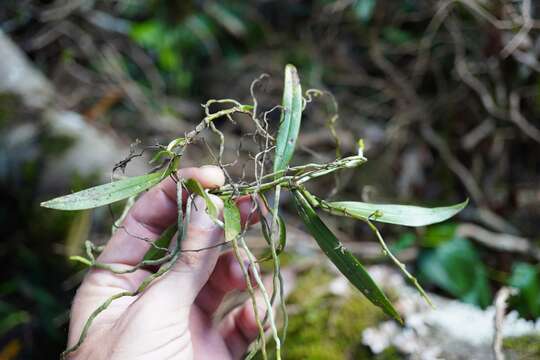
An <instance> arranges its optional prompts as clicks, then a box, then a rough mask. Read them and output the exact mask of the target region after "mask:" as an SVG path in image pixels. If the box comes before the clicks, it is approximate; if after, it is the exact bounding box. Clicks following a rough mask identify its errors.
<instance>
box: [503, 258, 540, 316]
mask: <svg viewBox="0 0 540 360" xmlns="http://www.w3.org/2000/svg"><path fill="white" fill-rule="evenodd" d="M508 284H509V285H510V286H512V287H514V288H516V289H518V290H519V293H518V295H517V296H516V297H515V298H514V299H512V304H513V306H514V307H515V308H516V309H517V310H518V311H519V313H520V315H521V316H523V317H530V318H538V317H540V270H539V269H538V266H534V265H531V264H527V263H524V262H517V263H515V264H514V266H513V269H512V275H511V277H510V279H509V280H508Z"/></svg>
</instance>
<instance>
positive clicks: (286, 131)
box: [274, 64, 303, 176]
mask: <svg viewBox="0 0 540 360" xmlns="http://www.w3.org/2000/svg"><path fill="white" fill-rule="evenodd" d="M302 102H303V98H302V86H301V85H300V79H299V78H298V73H297V71H296V68H295V67H294V65H291V64H288V65H287V66H286V67H285V85H284V88H283V100H282V106H283V110H282V116H281V120H280V124H279V130H278V135H277V139H276V156H275V159H274V172H278V171H280V170H285V169H286V168H287V166H289V162H290V161H291V158H292V156H293V153H294V147H295V144H296V138H297V137H298V132H299V131H300V122H301V119H302V105H303V104H302ZM276 176H279V175H276Z"/></svg>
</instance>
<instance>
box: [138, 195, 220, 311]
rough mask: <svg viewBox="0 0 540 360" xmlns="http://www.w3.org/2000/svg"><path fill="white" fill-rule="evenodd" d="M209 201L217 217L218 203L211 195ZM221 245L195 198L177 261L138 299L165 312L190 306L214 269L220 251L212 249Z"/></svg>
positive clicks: (201, 202)
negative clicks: (142, 299)
mask: <svg viewBox="0 0 540 360" xmlns="http://www.w3.org/2000/svg"><path fill="white" fill-rule="evenodd" d="M210 198H211V200H212V201H213V202H214V204H215V206H216V207H217V209H218V211H219V213H220V214H221V211H222V209H223V202H222V201H221V199H220V198H218V197H217V196H213V195H210ZM222 241H223V231H222V229H221V228H220V227H219V225H217V224H216V223H215V222H214V221H213V220H212V219H211V217H210V216H209V215H208V213H207V212H206V204H205V201H204V199H203V198H201V197H196V198H195V200H194V201H193V205H192V208H191V218H190V222H189V224H188V229H187V235H186V238H185V239H184V240H183V241H182V251H183V252H182V254H181V256H180V258H179V260H178V261H177V263H176V264H174V266H173V267H172V268H171V270H170V271H169V272H167V273H166V274H165V275H163V277H162V278H161V279H160V280H159V281H157V282H156V283H154V284H153V285H152V286H151V287H150V288H149V289H148V291H146V292H145V293H144V294H143V296H142V298H144V299H145V301H149V302H151V303H153V304H160V306H161V307H166V308H168V309H171V308H172V309H176V308H185V307H189V306H191V304H193V302H194V300H195V298H196V297H197V295H198V294H199V292H200V290H201V288H202V287H203V286H204V284H206V282H207V281H208V278H209V277H210V274H211V273H212V271H213V270H214V268H215V266H216V262H217V259H218V257H219V251H220V250H219V247H214V246H215V245H218V244H219V243H220V242H222ZM158 308H160V307H158Z"/></svg>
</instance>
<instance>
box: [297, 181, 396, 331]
mask: <svg viewBox="0 0 540 360" xmlns="http://www.w3.org/2000/svg"><path fill="white" fill-rule="evenodd" d="M294 197H295V200H296V205H297V209H298V214H299V215H300V217H301V218H302V221H303V222H304V224H305V225H306V227H307V229H308V230H309V232H310V233H311V235H312V236H313V238H314V239H315V240H316V241H317V244H319V247H320V248H321V249H322V251H323V252H324V253H325V254H326V256H328V258H329V259H330V260H331V261H332V262H333V263H334V265H336V267H337V268H338V269H339V271H341V273H342V274H343V275H345V277H346V278H347V279H349V281H350V282H351V283H352V284H353V285H354V286H355V287H356V288H357V289H358V290H360V291H361V292H362V294H364V295H365V296H366V297H367V298H368V299H369V301H371V302H372V303H373V304H374V305H376V306H378V307H380V308H381V309H382V310H383V311H384V312H385V313H386V314H388V315H389V316H391V317H393V318H394V319H396V320H397V321H399V322H401V323H402V322H403V321H402V319H401V317H400V315H399V313H398V312H397V311H396V309H395V308H394V306H393V305H392V303H391V302H390V300H388V298H387V297H386V295H385V294H384V293H383V291H382V290H381V289H380V288H379V287H378V286H377V284H376V283H375V281H373V279H372V278H371V276H370V275H369V273H368V272H367V271H366V270H365V269H364V267H363V266H362V264H361V263H360V262H359V261H358V260H357V259H356V257H354V255H353V254H352V253H351V252H350V251H349V250H347V249H346V248H345V247H344V246H343V244H341V243H340V242H339V240H338V239H337V238H336V236H335V235H334V234H333V233H332V231H331V230H330V229H329V228H328V227H327V226H326V225H325V224H324V223H323V222H322V220H321V219H320V218H319V216H318V215H317V213H316V212H315V210H313V208H312V207H311V205H310V204H309V202H308V201H307V200H306V199H305V198H304V196H303V195H302V194H301V193H300V192H298V191H294Z"/></svg>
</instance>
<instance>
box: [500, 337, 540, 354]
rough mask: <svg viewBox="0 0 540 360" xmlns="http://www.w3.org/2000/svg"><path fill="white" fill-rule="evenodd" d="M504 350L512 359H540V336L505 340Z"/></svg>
mask: <svg viewBox="0 0 540 360" xmlns="http://www.w3.org/2000/svg"><path fill="white" fill-rule="evenodd" d="M503 349H504V352H505V354H507V355H508V358H510V359H515V360H529V359H530V360H533V359H540V334H538V335H525V336H516V337H508V338H505V339H504V340H503Z"/></svg>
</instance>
